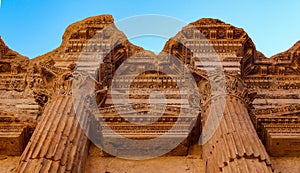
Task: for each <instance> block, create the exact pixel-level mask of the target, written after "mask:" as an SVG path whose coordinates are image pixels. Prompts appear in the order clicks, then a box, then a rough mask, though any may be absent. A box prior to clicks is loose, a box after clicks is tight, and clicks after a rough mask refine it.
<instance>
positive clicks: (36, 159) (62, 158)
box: [16, 96, 89, 173]
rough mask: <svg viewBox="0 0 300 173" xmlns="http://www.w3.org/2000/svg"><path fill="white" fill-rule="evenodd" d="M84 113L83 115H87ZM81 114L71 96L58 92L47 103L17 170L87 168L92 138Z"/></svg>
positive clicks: (51, 170)
mask: <svg viewBox="0 0 300 173" xmlns="http://www.w3.org/2000/svg"><path fill="white" fill-rule="evenodd" d="M81 105H82V104H81ZM80 110H82V108H81V107H80V106H78V108H77V111H80ZM82 114H83V115H82V117H80V118H85V117H86V116H88V113H87V112H84V113H82ZM78 118H79V117H76V115H75V109H74V107H73V99H72V96H58V97H56V98H53V100H52V101H51V102H50V103H47V105H46V106H45V111H44V113H43V115H42V119H41V121H40V122H39V124H38V126H37V127H36V129H35V131H34V133H33V135H32V137H31V139H30V141H29V143H28V144H27V147H26V149H25V151H24V152H23V154H22V156H21V158H20V162H19V165H18V166H17V169H16V172H22V173H33V172H41V173H44V172H51V173H56V172H74V173H80V172H84V166H85V160H86V158H87V153H88V146H89V140H88V138H87V137H86V135H85V134H84V131H83V129H82V127H81V125H80V124H79V122H78ZM86 124H87V123H86Z"/></svg>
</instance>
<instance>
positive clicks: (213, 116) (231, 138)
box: [200, 75, 272, 173]
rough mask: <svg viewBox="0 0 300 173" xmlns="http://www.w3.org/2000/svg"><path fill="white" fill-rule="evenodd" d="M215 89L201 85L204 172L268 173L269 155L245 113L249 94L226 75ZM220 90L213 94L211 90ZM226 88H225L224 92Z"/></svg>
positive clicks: (250, 97)
mask: <svg viewBox="0 0 300 173" xmlns="http://www.w3.org/2000/svg"><path fill="white" fill-rule="evenodd" d="M224 81H225V82H224V83H223V84H224V85H223V86H224V87H222V83H219V84H218V85H217V88H213V87H211V85H210V84H209V82H207V83H206V84H204V85H202V86H204V87H203V88H200V90H202V91H206V93H203V92H202V95H201V99H202V101H201V103H202V108H203V109H204V111H203V112H204V113H203V114H204V116H203V132H202V142H203V158H204V160H205V162H206V172H208V173H218V172H226V173H235V172H240V173H254V172H263V173H269V172H272V168H271V164H270V159H269V156H268V154H267V152H266V150H265V147H264V146H263V144H262V142H261V141H260V139H259V137H258V135H257V133H256V131H255V129H254V126H253V124H252V122H251V119H250V117H249V114H248V106H249V104H251V102H252V98H253V95H254V94H251V93H250V92H249V91H248V90H247V88H246V86H245V85H244V84H243V82H242V81H241V80H240V79H239V76H227V75H226V79H225V80H224ZM220 88H221V89H224V91H226V92H224V93H225V94H222V92H214V93H217V94H211V93H212V92H209V91H212V90H214V89H216V90H218V89H220ZM225 88H226V89H225Z"/></svg>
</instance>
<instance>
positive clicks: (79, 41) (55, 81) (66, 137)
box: [0, 15, 300, 173]
mask: <svg viewBox="0 0 300 173" xmlns="http://www.w3.org/2000/svg"><path fill="white" fill-rule="evenodd" d="M172 57H173V58H172ZM180 64H182V66H180ZM0 66H1V68H0V139H1V140H0V155H1V157H0V163H6V164H7V163H8V165H10V169H8V168H7V169H5V168H4V167H3V168H2V167H1V166H0V172H1V169H3V170H4V171H3V172H25V173H27V172H28V173H32V172H95V171H97V172H101V171H102V172H134V171H133V170H134V169H136V170H137V171H136V172H140V171H139V170H138V169H141V168H138V166H136V168H133V169H132V168H131V167H130V165H131V166H132V165H134V164H138V163H143V164H147V166H144V168H145V169H146V168H149V167H150V169H148V171H149V172H151V171H152V172H155V171H154V170H158V169H157V168H155V167H156V166H158V167H161V168H160V171H162V172H171V171H172V172H176V171H179V172H211V173H218V172H224V173H225V172H229V173H235V172H242V173H253V172H258V173H268V172H282V173H284V172H300V167H299V165H300V159H299V156H300V124H299V121H300V115H299V113H300V100H299V99H300V42H298V43H296V44H295V45H294V46H293V47H292V48H290V49H289V50H287V51H286V52H283V53H280V54H277V55H275V56H273V57H271V58H266V57H265V56H264V55H263V54H262V53H261V52H259V51H257V50H256V48H255V45H254V43H253V42H252V40H251V38H250V37H249V36H248V34H247V33H246V32H245V31H244V30H243V29H241V28H237V27H234V26H232V25H230V24H226V23H224V22H222V21H220V20H217V19H209V18H204V19H200V20H198V21H196V22H193V23H190V24H189V25H187V26H185V27H184V28H183V29H182V30H181V31H180V32H178V34H177V35H175V36H174V37H172V38H170V39H169V41H167V43H166V44H165V46H164V49H163V50H162V52H161V53H160V54H159V55H155V54H154V53H152V52H150V51H147V50H144V49H143V48H141V47H138V46H135V45H133V44H132V43H130V42H129V41H128V39H127V38H126V35H125V34H124V33H122V32H121V31H119V30H118V29H117V27H116V26H115V25H114V19H113V17H112V16H110V15H101V16H96V17H90V18H87V19H84V20H82V21H79V22H76V23H74V24H72V25H70V26H69V27H68V28H67V29H66V31H65V33H64V35H63V38H62V43H61V45H60V46H59V47H58V48H57V49H55V50H53V51H51V52H49V53H46V54H45V55H42V56H39V57H36V58H33V59H29V58H27V57H24V56H22V55H20V54H18V53H17V52H14V51H13V50H11V49H10V48H8V47H7V46H6V45H5V43H4V41H3V40H2V39H0ZM122 70H123V71H122ZM191 79H192V81H191ZM194 89H196V90H194ZM152 92H154V93H156V94H151V93H152ZM157 93H158V94H157ZM159 93H160V94H159ZM127 98H128V103H124V100H126V99H127ZM149 100H153V101H154V102H153V103H149ZM128 105H130V107H128ZM125 115H126V116H125ZM158 115H159V116H158ZM194 115H195V116H194ZM156 138H160V139H161V140H160V141H159V142H158V143H154V142H153V145H150V146H145V145H146V143H145V144H143V145H138V144H137V143H139V142H140V141H147V140H152V139H156ZM181 139H182V140H181ZM129 140H130V141H135V142H136V145H135V144H132V143H130V142H127V141H129ZM174 141H179V142H177V143H176V142H174ZM173 143H174V144H173ZM170 146H172V147H170ZM158 152H161V153H162V154H161V153H158ZM115 156H117V157H118V156H119V157H121V158H130V157H139V158H140V157H145V158H148V157H149V158H152V159H154V160H151V161H130V162H129V161H126V160H119V159H118V158H117V157H115ZM154 156H157V157H154ZM11 157H14V158H17V160H18V162H16V161H15V162H13V161H11V162H9V158H11ZM155 159H157V161H156V162H155ZM168 159H175V160H176V162H171V163H170V161H169V160H168ZM5 160H7V161H5ZM108 160H109V162H110V163H113V162H116V163H121V164H123V165H121V166H119V167H118V166H116V167H114V166H109V164H106V165H105V164H104V163H105V162H108ZM187 160H188V161H187ZM286 160H289V161H286ZM189 163H192V164H193V165H196V166H187V167H188V168H185V169H184V170H183V171H182V170H180V169H179V168H178V169H177V167H180V164H182V165H184V164H189ZM93 164H98V165H99V166H91V165H93ZM126 164H127V166H126ZM151 164H153V166H151ZM164 164H171V165H172V164H174V165H173V170H172V168H170V167H168V168H166V167H165V165H164ZM4 165H5V164H4ZM149 165H150V166H149ZM154 165H156V166H154ZM286 165H288V166H286ZM176 166H177V167H176ZM171 167H172V166H171ZM164 168H165V169H164ZM176 169H177V170H176ZM144 172H145V171H144ZM146 172H147V171H146Z"/></svg>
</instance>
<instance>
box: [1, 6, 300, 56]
mask: <svg viewBox="0 0 300 173" xmlns="http://www.w3.org/2000/svg"><path fill="white" fill-rule="evenodd" d="M1 1H2V4H1V8H0V35H1V36H2V38H3V39H4V41H5V42H6V43H7V45H8V46H9V47H10V48H12V49H14V50H16V51H18V52H19V53H21V54H22V55H25V56H28V57H30V58H33V57H36V56H38V55H42V54H45V53H47V52H49V51H51V50H53V49H55V48H56V47H58V46H59V45H60V43H61V37H62V35H63V33H64V30H65V28H66V27H67V26H68V25H70V24H71V23H74V22H76V21H79V20H81V19H84V18H86V17H89V16H95V15H100V14H112V15H113V16H114V18H115V21H119V20H122V19H124V18H128V17H131V16H136V15H143V14H160V15H166V16H171V17H175V18H177V19H179V20H182V21H184V22H186V23H190V22H193V21H196V20H198V19H200V18H203V17H212V18H219V19H221V20H223V21H225V22H227V23H230V24H233V25H235V26H238V27H242V28H244V29H245V30H246V32H247V33H248V34H249V35H250V37H251V38H252V39H253V41H254V43H255V44H256V47H257V49H258V50H260V51H262V52H263V53H264V54H265V55H266V56H272V55H274V54H276V53H279V52H282V51H285V50H286V49H288V48H290V47H291V46H292V45H293V44H294V43H295V42H296V41H298V40H300V1H298V0H294V1H292V0H290V1H289V0H286V1H283V0H282V1H280V0H278V1H275V0H273V1H272V0H265V1H259V0H252V1H240V0H227V1H226V0H210V1H202V0H186V1H183V0H1ZM125 34H126V32H125ZM130 41H132V42H134V43H135V44H137V45H139V46H143V47H144V48H145V49H150V50H154V51H156V52H157V51H159V50H160V49H162V47H163V45H164V44H165V41H166V38H159V37H140V38H134V39H131V40H130Z"/></svg>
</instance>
